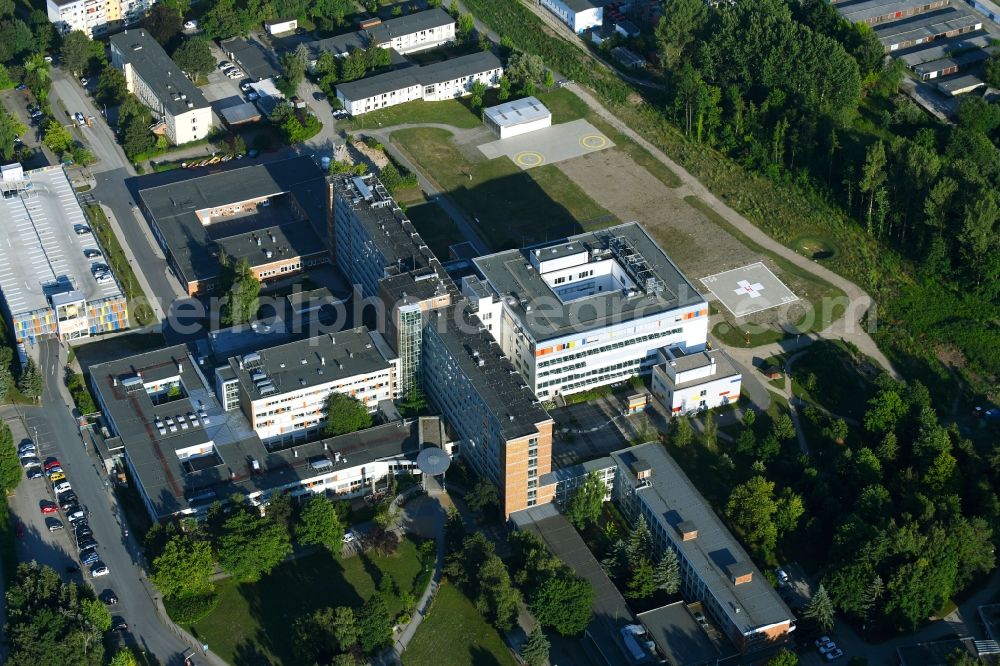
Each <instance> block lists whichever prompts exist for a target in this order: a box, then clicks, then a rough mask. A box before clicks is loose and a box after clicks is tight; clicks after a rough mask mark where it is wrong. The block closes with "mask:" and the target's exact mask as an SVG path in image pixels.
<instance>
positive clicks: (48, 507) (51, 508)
mask: <svg viewBox="0 0 1000 666" xmlns="http://www.w3.org/2000/svg"><path fill="white" fill-rule="evenodd" d="M40 508H41V510H42V513H44V514H49V513H55V512H56V511H58V510H59V507H57V506H56V505H55V504H53V503H52V502H44V503H43V504H42V505H41V507H40Z"/></svg>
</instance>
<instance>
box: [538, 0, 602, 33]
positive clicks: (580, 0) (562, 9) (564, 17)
mask: <svg viewBox="0 0 1000 666" xmlns="http://www.w3.org/2000/svg"><path fill="white" fill-rule="evenodd" d="M539 2H540V3H541V5H542V7H545V8H546V9H548V10H549V11H550V12H552V13H553V14H555V15H556V17H557V18H558V19H559V20H560V21H562V22H563V23H565V24H566V25H568V26H569V27H570V30H572V31H573V32H575V33H577V34H579V33H581V32H583V31H585V30H589V29H590V28H597V27H600V25H601V24H602V23H603V22H604V6H603V4H602V3H600V2H596V1H595V0H539Z"/></svg>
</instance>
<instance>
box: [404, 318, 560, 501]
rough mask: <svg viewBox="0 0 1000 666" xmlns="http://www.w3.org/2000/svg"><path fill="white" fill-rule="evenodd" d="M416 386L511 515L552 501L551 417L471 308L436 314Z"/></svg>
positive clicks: (425, 342) (427, 333) (429, 327)
mask: <svg viewBox="0 0 1000 666" xmlns="http://www.w3.org/2000/svg"><path fill="white" fill-rule="evenodd" d="M420 378H421V382H422V385H423V388H424V392H425V393H426V394H427V396H428V398H429V399H430V402H431V403H432V404H433V405H434V406H435V407H436V408H437V409H438V410H440V412H441V414H442V415H443V416H444V418H445V419H446V421H447V422H448V423H449V424H450V425H451V427H452V429H453V430H454V431H455V432H456V434H457V435H458V436H459V441H458V447H459V450H460V451H461V456H462V460H464V461H466V462H468V463H469V465H470V466H471V467H472V468H473V469H474V470H475V472H476V473H477V474H478V475H480V476H483V477H485V478H487V479H489V480H490V481H492V482H493V483H494V484H495V485H496V487H497V488H498V490H499V493H500V503H501V507H500V510H501V513H502V514H503V515H504V516H509V515H510V514H511V513H513V512H515V511H520V510H521V509H525V508H528V507H532V506H535V505H536V504H545V503H547V502H551V501H552V494H553V492H554V488H553V486H546V487H541V486H540V479H541V477H542V476H544V475H545V474H548V473H549V472H550V471H551V469H552V424H553V421H552V418H551V417H550V416H549V415H548V414H547V413H546V412H545V410H544V409H543V408H542V406H541V404H540V403H539V401H538V400H537V399H536V398H535V396H534V394H533V393H532V392H531V389H530V388H529V387H528V386H527V385H526V384H525V383H524V381H523V380H522V379H521V377H520V375H519V374H518V373H517V371H516V370H515V369H514V366H512V365H511V363H510V361H509V360H508V359H507V357H506V356H504V353H503V351H502V350H501V349H500V346H499V345H498V344H497V343H496V341H495V340H494V339H493V338H492V336H491V335H490V334H489V332H488V331H487V330H486V329H485V328H483V326H482V324H481V322H480V321H479V319H478V317H476V315H475V314H474V313H473V312H471V310H470V307H469V304H468V303H466V302H459V303H457V304H455V305H453V306H449V307H447V308H444V309H440V310H436V311H435V312H434V313H433V314H432V315H431V316H430V318H429V321H428V323H427V325H426V327H425V328H424V334H423V366H422V370H421V375H420Z"/></svg>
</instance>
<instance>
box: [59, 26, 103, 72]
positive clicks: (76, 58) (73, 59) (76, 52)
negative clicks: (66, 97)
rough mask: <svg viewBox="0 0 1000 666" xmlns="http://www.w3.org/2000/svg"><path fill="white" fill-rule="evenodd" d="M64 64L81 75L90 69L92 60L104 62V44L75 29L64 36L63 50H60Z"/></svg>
mask: <svg viewBox="0 0 1000 666" xmlns="http://www.w3.org/2000/svg"><path fill="white" fill-rule="evenodd" d="M60 54H61V58H62V66H63V67H64V68H66V69H68V70H69V71H70V72H72V73H73V75H74V76H80V75H81V74H83V73H84V72H86V71H87V70H89V69H90V65H91V63H92V62H95V61H96V62H102V61H104V60H105V57H104V45H103V44H102V43H101V42H99V41H95V40H92V39H90V37H88V36H87V34H86V33H84V32H83V31H81V30H74V31H72V32H71V33H69V34H68V35H66V36H65V37H63V42H62V50H61V51H60Z"/></svg>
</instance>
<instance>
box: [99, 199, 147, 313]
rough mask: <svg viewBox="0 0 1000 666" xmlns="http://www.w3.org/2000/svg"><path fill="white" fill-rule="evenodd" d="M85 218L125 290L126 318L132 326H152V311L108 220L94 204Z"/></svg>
mask: <svg viewBox="0 0 1000 666" xmlns="http://www.w3.org/2000/svg"><path fill="white" fill-rule="evenodd" d="M87 217H88V218H90V226H91V228H92V229H93V231H94V233H95V234H97V238H98V240H100V242H101V249H102V250H103V251H104V258H105V260H106V261H107V264H108V265H109V266H111V270H113V271H114V273H115V277H116V278H118V284H120V285H121V287H122V289H124V290H125V298H126V300H127V301H128V318H129V321H130V322H131V324H132V325H133V326H148V325H149V324H152V323H153V322H154V321H155V320H156V317H155V316H154V315H153V309H152V308H151V307H149V301H148V300H147V298H146V295H145V294H144V293H143V292H142V287H140V286H139V281H138V280H136V279H135V273H133V272H132V267H131V266H130V265H129V263H128V259H126V258H125V253H124V252H123V251H122V246H121V245H119V243H118V238H117V237H116V236H115V232H114V231H112V229H111V224H110V223H109V222H108V218H107V217H105V215H104V211H103V210H101V207H100V206H98V205H96V204H91V205H89V206H87Z"/></svg>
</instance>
